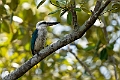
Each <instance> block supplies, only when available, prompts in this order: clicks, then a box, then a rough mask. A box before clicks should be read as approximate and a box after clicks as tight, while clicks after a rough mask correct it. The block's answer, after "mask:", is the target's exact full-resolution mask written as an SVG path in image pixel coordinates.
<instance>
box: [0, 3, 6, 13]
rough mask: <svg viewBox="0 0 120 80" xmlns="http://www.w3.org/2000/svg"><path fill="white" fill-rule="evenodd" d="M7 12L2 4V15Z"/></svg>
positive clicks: (0, 8)
mask: <svg viewBox="0 0 120 80" xmlns="http://www.w3.org/2000/svg"><path fill="white" fill-rule="evenodd" d="M2 14H6V9H5V8H4V6H3V5H0V15H2Z"/></svg>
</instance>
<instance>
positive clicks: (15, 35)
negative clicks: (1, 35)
mask: <svg viewBox="0 0 120 80" xmlns="http://www.w3.org/2000/svg"><path fill="white" fill-rule="evenodd" d="M17 37H18V31H17V32H16V33H14V34H13V36H12V39H11V42H12V41H13V40H15V39H17Z"/></svg>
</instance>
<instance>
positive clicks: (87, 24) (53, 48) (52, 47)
mask: <svg viewBox="0 0 120 80" xmlns="http://www.w3.org/2000/svg"><path fill="white" fill-rule="evenodd" d="M110 2H111V0H106V2H105V4H104V5H103V6H102V7H101V8H100V9H99V10H98V11H97V12H96V13H95V14H94V15H92V16H91V17H90V18H89V19H88V20H87V21H86V22H85V23H84V24H83V25H82V26H81V27H80V28H79V29H77V30H75V31H73V32H72V33H70V34H68V35H66V36H65V37H63V38H62V39H60V40H58V41H57V42H55V43H53V44H51V45H49V46H48V47H46V48H44V49H42V50H41V51H40V52H39V56H38V55H37V54H36V55H34V56H33V57H32V58H31V59H29V60H28V61H26V62H25V63H24V64H23V65H22V66H21V67H19V68H18V69H16V70H15V71H13V72H11V73H10V74H8V75H7V76H5V77H4V78H3V80H15V79H18V78H19V77H21V76H22V75H24V74H25V73H26V72H27V71H28V70H30V69H31V68H32V67H33V66H35V65H36V64H37V63H39V62H40V61H41V60H43V59H44V58H46V57H47V56H48V55H50V54H52V53H53V52H54V51H56V50H58V49H59V48H61V47H63V46H65V45H67V44H69V43H71V42H73V41H75V40H77V39H79V38H80V37H82V36H83V34H84V33H85V32H86V31H87V30H88V29H89V28H90V27H91V26H92V25H93V24H94V22H95V21H96V19H97V18H98V16H99V15H100V13H101V12H102V11H103V10H104V9H105V7H107V5H108V4H109V3H110Z"/></svg>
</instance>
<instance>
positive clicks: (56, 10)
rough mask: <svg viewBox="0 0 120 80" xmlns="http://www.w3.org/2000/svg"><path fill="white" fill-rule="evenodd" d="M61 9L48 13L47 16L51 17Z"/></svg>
mask: <svg viewBox="0 0 120 80" xmlns="http://www.w3.org/2000/svg"><path fill="white" fill-rule="evenodd" d="M60 10H61V9H57V10H55V11H52V12H50V13H49V14H48V15H51V14H54V13H57V12H58V11H60Z"/></svg>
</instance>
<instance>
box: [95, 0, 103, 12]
mask: <svg viewBox="0 0 120 80" xmlns="http://www.w3.org/2000/svg"><path fill="white" fill-rule="evenodd" d="M101 3H102V0H97V2H96V5H95V8H94V13H95V12H97V11H98V10H99V8H100V7H101Z"/></svg>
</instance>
